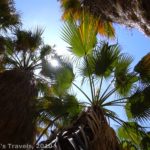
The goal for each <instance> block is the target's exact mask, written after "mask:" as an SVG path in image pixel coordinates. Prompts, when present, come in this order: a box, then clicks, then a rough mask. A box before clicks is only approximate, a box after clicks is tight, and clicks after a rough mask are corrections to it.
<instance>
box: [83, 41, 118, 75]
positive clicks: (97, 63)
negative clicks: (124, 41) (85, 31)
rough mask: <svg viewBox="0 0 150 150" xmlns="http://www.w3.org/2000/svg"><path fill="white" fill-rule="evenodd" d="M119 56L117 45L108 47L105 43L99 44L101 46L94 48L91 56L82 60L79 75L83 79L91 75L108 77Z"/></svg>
mask: <svg viewBox="0 0 150 150" xmlns="http://www.w3.org/2000/svg"><path fill="white" fill-rule="evenodd" d="M119 54H120V48H119V46H118V45H117V44H115V45H109V44H108V43H106V42H101V45H100V46H98V47H96V48H95V49H94V50H93V52H92V54H91V55H87V60H83V63H82V66H81V68H80V73H81V75H83V76H85V77H87V76H89V75H92V74H94V75H96V76H100V77H103V76H104V77H108V76H110V74H111V73H112V71H113V69H114V67H115V65H116V62H117V60H118V58H119Z"/></svg>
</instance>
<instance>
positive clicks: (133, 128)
mask: <svg viewBox="0 0 150 150" xmlns="http://www.w3.org/2000/svg"><path fill="white" fill-rule="evenodd" d="M144 135H145V129H144V128H143V127H142V126H140V125H139V124H137V123H136V122H125V123H124V124H123V125H122V126H121V127H119V129H118V136H119V138H120V139H121V140H129V141H131V142H133V143H134V144H136V145H140V142H141V137H142V136H144Z"/></svg>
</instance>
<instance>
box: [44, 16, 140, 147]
mask: <svg viewBox="0 0 150 150" xmlns="http://www.w3.org/2000/svg"><path fill="white" fill-rule="evenodd" d="M93 26H95V22H91V19H90V17H89V16H88V15H87V16H84V22H80V23H79V22H76V21H68V22H67V23H65V25H64V28H63V32H62V39H63V40H64V41H66V42H67V43H68V44H69V45H70V47H69V49H70V52H72V54H73V58H74V60H76V61H77V62H78V63H77V64H78V65H77V66H76V67H78V69H79V73H80V75H81V76H82V77H83V79H82V83H84V82H86V83H87V84H88V85H89V90H88V89H86V91H85V90H83V89H82V88H81V87H80V86H79V85H78V84H76V83H75V82H73V83H72V84H73V86H75V87H76V88H77V89H78V90H79V91H80V92H81V93H82V94H83V95H84V96H85V98H86V99H87V101H86V102H85V104H84V108H85V109H84V110H83V111H82V112H81V114H80V115H79V116H78V118H77V119H75V120H74V121H73V122H72V123H71V125H70V126H68V127H65V128H63V129H61V130H60V131H59V132H57V134H55V135H54V136H53V135H51V136H50V138H49V140H47V141H45V142H44V143H46V144H48V145H47V147H48V146H51V147H52V148H51V149H59V148H61V149H65V150H67V149H69V150H70V149H93V150H99V149H101V150H106V149H107V150H113V149H114V150H117V149H118V150H119V149H121V146H120V143H119V139H118V138H117V136H116V134H115V131H114V130H113V128H111V127H110V123H109V120H110V119H111V120H114V121H115V122H117V123H118V124H119V125H121V126H122V125H124V124H125V125H126V126H127V127H128V128H132V126H131V125H130V123H129V125H128V124H127V123H126V122H125V121H124V120H122V119H121V118H119V117H118V116H117V114H116V113H115V110H114V111H112V110H110V109H108V108H109V107H108V106H121V107H124V106H125V105H124V104H126V103H128V102H130V98H131V97H132V94H133V91H136V90H137V84H138V82H137V81H138V74H137V73H136V72H135V71H131V69H130V64H131V63H132V60H133V59H132V57H130V56H128V55H127V54H123V53H121V50H120V47H119V46H118V44H112V45H109V44H108V43H107V42H100V43H99V42H97V37H96V35H97V31H96V29H95V28H94V29H95V30H94V29H93V28H92V27H93ZM79 64H80V65H79ZM86 87H87V85H86ZM87 93H90V94H87ZM116 94H117V95H119V96H115V95H116ZM134 128H135V127H134ZM129 134H130V133H129ZM45 148H46V147H45Z"/></svg>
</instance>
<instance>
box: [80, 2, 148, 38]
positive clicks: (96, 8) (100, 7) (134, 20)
mask: <svg viewBox="0 0 150 150" xmlns="http://www.w3.org/2000/svg"><path fill="white" fill-rule="evenodd" d="M80 1H81V2H82V5H83V6H84V7H85V8H88V9H89V10H90V12H91V13H92V14H94V15H95V16H98V17H100V18H103V20H107V21H111V22H115V23H119V24H123V25H126V26H128V27H134V28H137V29H139V30H141V31H143V32H144V33H145V34H146V35H148V36H149V35H150V23H149V20H150V15H149V14H150V5H149V1H148V0H135V1H130V0H129V1H128V0H122V1H116V0H80Z"/></svg>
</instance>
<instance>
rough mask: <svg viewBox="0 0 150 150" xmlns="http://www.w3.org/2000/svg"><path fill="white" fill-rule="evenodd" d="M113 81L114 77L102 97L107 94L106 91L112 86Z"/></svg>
mask: <svg viewBox="0 0 150 150" xmlns="http://www.w3.org/2000/svg"><path fill="white" fill-rule="evenodd" d="M113 82H114V78H113V79H112V81H111V82H110V84H109V85H108V87H107V88H106V90H105V91H104V92H103V94H102V96H101V97H100V99H103V97H104V96H105V94H106V92H107V91H108V90H109V88H110V86H111V85H112V83H113Z"/></svg>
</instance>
